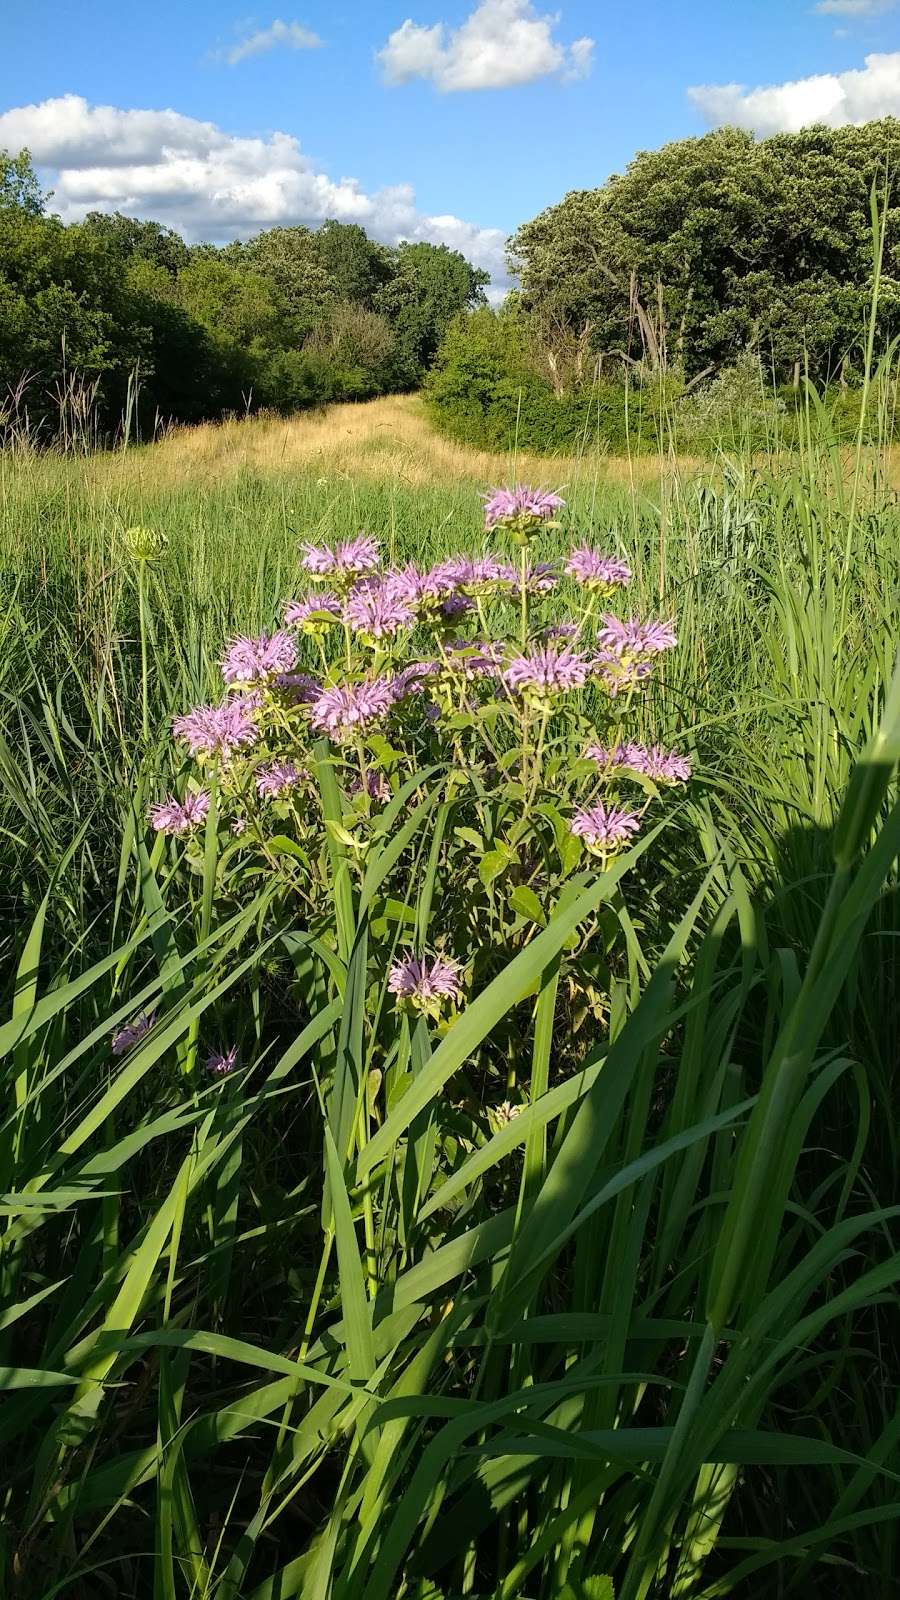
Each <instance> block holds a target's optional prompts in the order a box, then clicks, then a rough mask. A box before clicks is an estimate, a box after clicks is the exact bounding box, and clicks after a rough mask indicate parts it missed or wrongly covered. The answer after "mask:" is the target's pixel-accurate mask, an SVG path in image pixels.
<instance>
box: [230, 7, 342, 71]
mask: <svg viewBox="0 0 900 1600" xmlns="http://www.w3.org/2000/svg"><path fill="white" fill-rule="evenodd" d="M321 43H322V41H321V39H320V38H319V35H318V34H317V33H313V32H312V30H311V29H310V28H304V27H303V24H302V23H300V22H282V21H281V20H280V18H278V17H276V19H275V21H274V22H273V23H271V24H270V25H269V27H268V28H260V29H259V30H258V32H256V33H248V34H247V35H246V36H245V37H244V38H243V39H239V40H238V42H237V44H235V45H232V46H231V47H230V49H226V50H218V51H216V55H217V56H218V57H219V58H220V60H223V61H227V62H228V65H229V66H230V67H236V66H237V64H238V62H239V61H246V60H247V58H248V57H249V56H261V55H265V53H266V51H267V50H274V49H275V48H276V47H277V46H278V45H283V46H284V47H285V49H287V50H316V49H318V47H319V45H320V44H321Z"/></svg>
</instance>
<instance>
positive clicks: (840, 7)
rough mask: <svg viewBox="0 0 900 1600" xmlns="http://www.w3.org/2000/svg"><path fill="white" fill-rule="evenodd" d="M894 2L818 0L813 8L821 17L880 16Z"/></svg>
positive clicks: (893, 4) (880, 0)
mask: <svg viewBox="0 0 900 1600" xmlns="http://www.w3.org/2000/svg"><path fill="white" fill-rule="evenodd" d="M896 4H897V0H819V3H818V5H817V6H816V7H815V9H816V11H818V12H819V15H820V16H823V17H880V16H882V15H883V14H884V12H885V11H893V9H894V6H895V5H896Z"/></svg>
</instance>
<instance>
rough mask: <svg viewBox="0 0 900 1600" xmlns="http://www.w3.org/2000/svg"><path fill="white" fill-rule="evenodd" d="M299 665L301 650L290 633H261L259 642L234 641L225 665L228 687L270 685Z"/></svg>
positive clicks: (224, 670) (223, 669)
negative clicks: (236, 685)
mask: <svg viewBox="0 0 900 1600" xmlns="http://www.w3.org/2000/svg"><path fill="white" fill-rule="evenodd" d="M296 662H297V646H296V644H295V643H294V640H293V639H292V638H291V636H290V634H289V633H280V632H279V633H273V634H272V636H271V638H270V637H269V635H268V634H267V633H261V634H260V636H259V638H258V639H248V638H247V637H246V636H242V637H241V638H239V639H233V640H232V642H231V644H230V645H229V646H228V649H227V650H226V652H225V655H224V658H223V661H222V677H223V678H224V679H225V682H226V683H238V684H240V683H269V682H271V680H272V679H273V678H278V677H280V676H281V674H282V673H285V672H290V670H291V668H292V667H293V666H295V665H296Z"/></svg>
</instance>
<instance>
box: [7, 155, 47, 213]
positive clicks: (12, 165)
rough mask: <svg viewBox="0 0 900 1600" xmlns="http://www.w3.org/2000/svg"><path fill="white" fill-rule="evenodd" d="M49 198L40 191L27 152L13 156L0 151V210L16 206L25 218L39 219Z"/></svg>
mask: <svg viewBox="0 0 900 1600" xmlns="http://www.w3.org/2000/svg"><path fill="white" fill-rule="evenodd" d="M49 198H50V196H49V195H45V194H44V193H43V192H42V190H41V186H40V184H39V182H38V177H37V173H36V172H35V170H34V167H33V166H32V164H31V156H30V155H29V153H28V151H27V150H20V151H19V153H18V155H14V156H12V155H10V154H9V153H8V151H6V150H0V210H4V209H8V208H9V207H11V206H16V207H17V208H18V209H19V210H20V211H22V212H24V214H25V215H26V216H30V217H39V216H41V214H42V212H43V210H44V206H45V203H46V201H47V200H49Z"/></svg>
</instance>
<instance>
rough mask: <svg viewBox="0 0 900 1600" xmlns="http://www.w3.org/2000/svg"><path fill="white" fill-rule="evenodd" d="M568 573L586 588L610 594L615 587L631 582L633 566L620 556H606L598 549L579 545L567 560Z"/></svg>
mask: <svg viewBox="0 0 900 1600" xmlns="http://www.w3.org/2000/svg"><path fill="white" fill-rule="evenodd" d="M566 573H567V574H568V576H569V577H570V578H574V579H575V582H576V583H580V584H582V585H583V587H584V588H585V589H591V590H594V591H595V592H597V593H600V594H609V593H611V592H612V590H614V589H615V588H617V587H619V586H621V585H624V584H626V583H630V582H631V567H630V566H629V565H628V562H627V561H622V560H621V558H620V557H619V556H604V555H601V554H600V552H599V551H597V550H589V549H588V548H587V546H585V545H579V546H578V548H577V549H575V550H573V551H572V553H571V555H570V556H569V559H568V561H567V562H566Z"/></svg>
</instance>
